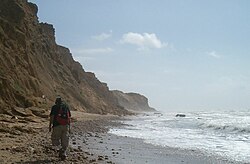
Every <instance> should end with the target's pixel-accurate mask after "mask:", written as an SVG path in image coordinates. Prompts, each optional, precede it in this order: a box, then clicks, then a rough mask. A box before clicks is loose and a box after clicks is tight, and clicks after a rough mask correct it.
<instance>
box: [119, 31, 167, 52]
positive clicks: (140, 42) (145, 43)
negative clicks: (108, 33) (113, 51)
mask: <svg viewBox="0 0 250 164" xmlns="http://www.w3.org/2000/svg"><path fill="white" fill-rule="evenodd" d="M121 43H127V44H133V45H136V46H138V47H139V49H147V48H157V49H159V48H163V47H165V46H167V43H163V42H161V41H160V40H159V39H158V38H157V36H156V35H155V34H154V33H152V34H149V33H143V34H139V33H133V32H129V33H126V34H123V36H122V39H121Z"/></svg>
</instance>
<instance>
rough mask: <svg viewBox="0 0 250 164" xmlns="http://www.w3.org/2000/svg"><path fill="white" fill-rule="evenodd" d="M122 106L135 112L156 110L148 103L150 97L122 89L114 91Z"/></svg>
mask: <svg viewBox="0 0 250 164" xmlns="http://www.w3.org/2000/svg"><path fill="white" fill-rule="evenodd" d="M112 92H113V94H114V96H115V97H116V99H117V101H118V103H119V105H120V106H122V107H124V108H125V109H127V110H131V111H135V112H144V111H148V112H149V111H155V109H154V108H151V107H150V106H149V105H148V99H147V98H146V97H145V96H143V95H140V94H138V93H123V92H122V91H117V90H115V91H112Z"/></svg>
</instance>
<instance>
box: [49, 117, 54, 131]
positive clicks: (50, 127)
mask: <svg viewBox="0 0 250 164" xmlns="http://www.w3.org/2000/svg"><path fill="white" fill-rule="evenodd" d="M53 121H54V115H50V118H49V131H51V129H52V124H53Z"/></svg>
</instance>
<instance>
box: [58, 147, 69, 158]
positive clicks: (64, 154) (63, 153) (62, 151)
mask: <svg viewBox="0 0 250 164" xmlns="http://www.w3.org/2000/svg"><path fill="white" fill-rule="evenodd" d="M59 157H60V158H61V160H65V159H66V158H67V155H66V151H65V150H63V149H61V150H60V153H59Z"/></svg>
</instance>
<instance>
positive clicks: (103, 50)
mask: <svg viewBox="0 0 250 164" xmlns="http://www.w3.org/2000/svg"><path fill="white" fill-rule="evenodd" d="M113 51H114V49H112V48H109V47H107V48H93V49H78V50H73V53H74V54H106V53H111V52H113Z"/></svg>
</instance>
